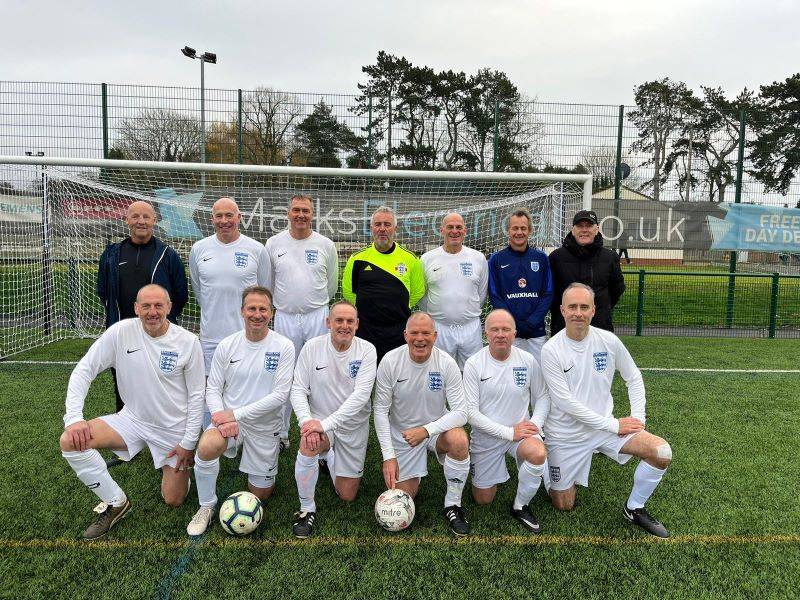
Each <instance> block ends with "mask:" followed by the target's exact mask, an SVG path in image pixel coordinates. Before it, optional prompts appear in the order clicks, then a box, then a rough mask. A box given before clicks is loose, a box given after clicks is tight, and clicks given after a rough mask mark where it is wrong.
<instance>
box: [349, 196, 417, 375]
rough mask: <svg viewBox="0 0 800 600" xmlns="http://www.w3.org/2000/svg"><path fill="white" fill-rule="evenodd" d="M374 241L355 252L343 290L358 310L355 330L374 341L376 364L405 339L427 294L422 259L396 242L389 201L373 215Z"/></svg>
mask: <svg viewBox="0 0 800 600" xmlns="http://www.w3.org/2000/svg"><path fill="white" fill-rule="evenodd" d="M370 228H371V230H372V244H370V245H369V246H368V247H367V248H364V249H363V250H361V251H360V252H356V253H355V254H353V255H352V256H351V257H350V258H349V259H348V261H347V265H345V268H344V275H343V277H342V293H343V295H344V297H345V299H346V300H347V301H348V302H351V303H352V304H354V305H355V306H356V308H357V309H358V317H359V326H358V331H357V332H356V335H358V336H359V337H361V338H364V339H365V340H367V341H368V342H371V343H372V344H373V345H374V346H375V350H376V351H377V358H378V363H380V360H381V358H383V355H384V354H386V353H387V352H388V351H389V350H392V349H394V348H397V347H398V346H402V345H403V344H404V338H403V329H404V327H405V323H406V319H408V317H409V315H410V314H411V308H413V307H414V306H415V305H416V304H417V302H419V300H420V298H422V296H423V295H424V294H425V275H424V272H423V268H422V263H421V262H420V261H419V259H418V258H417V257H416V256H415V255H414V254H413V253H412V252H410V251H409V250H406V249H405V248H403V247H402V246H401V245H400V244H398V243H396V242H395V235H396V233H397V218H396V217H395V214H394V211H393V210H392V209H391V208H389V207H388V206H381V207H379V208H378V209H377V210H376V211H375V212H374V213H373V214H372V217H371V218H370Z"/></svg>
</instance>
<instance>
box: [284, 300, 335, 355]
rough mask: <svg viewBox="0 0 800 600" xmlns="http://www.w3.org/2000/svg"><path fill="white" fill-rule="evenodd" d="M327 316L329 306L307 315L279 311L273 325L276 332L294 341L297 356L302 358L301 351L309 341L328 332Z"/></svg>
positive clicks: (321, 307)
mask: <svg viewBox="0 0 800 600" xmlns="http://www.w3.org/2000/svg"><path fill="white" fill-rule="evenodd" d="M327 316H328V307H327V306H320V307H319V308H316V309H314V310H312V311H310V312H307V313H287V312H284V311H282V310H279V311H276V312H275V322H274V323H273V325H274V328H275V331H277V332H278V333H280V334H281V335H284V336H286V337H287V338H289V339H290V340H291V341H292V343H293V344H294V351H295V356H300V350H302V349H303V345H304V344H305V343H306V342H307V341H308V340H310V339H311V338H315V337H317V336H318V335H322V334H324V333H327V332H328V328H327V327H326V326H325V318H326V317H327Z"/></svg>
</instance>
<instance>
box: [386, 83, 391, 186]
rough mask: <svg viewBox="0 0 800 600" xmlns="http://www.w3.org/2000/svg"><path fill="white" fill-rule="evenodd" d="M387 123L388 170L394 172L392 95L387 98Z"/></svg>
mask: <svg viewBox="0 0 800 600" xmlns="http://www.w3.org/2000/svg"><path fill="white" fill-rule="evenodd" d="M386 106H387V111H386V112H387V122H388V126H387V127H386V134H387V135H386V169H387V170H389V171H391V170H392V95H391V94H389V95H388V96H387V97H386Z"/></svg>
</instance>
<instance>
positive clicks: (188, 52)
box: [181, 46, 197, 58]
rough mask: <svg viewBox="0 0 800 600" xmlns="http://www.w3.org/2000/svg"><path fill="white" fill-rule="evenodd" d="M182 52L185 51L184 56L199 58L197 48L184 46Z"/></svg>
mask: <svg viewBox="0 0 800 600" xmlns="http://www.w3.org/2000/svg"><path fill="white" fill-rule="evenodd" d="M181 52H182V53H183V55H184V56H187V57H189V58H197V50H195V49H194V48H190V47H189V46H184V47H183V48H181Z"/></svg>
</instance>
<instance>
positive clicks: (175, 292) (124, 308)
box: [97, 201, 189, 412]
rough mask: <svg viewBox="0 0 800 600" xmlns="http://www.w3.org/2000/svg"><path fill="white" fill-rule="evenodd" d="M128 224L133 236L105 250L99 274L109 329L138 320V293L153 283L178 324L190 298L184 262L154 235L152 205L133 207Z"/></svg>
mask: <svg viewBox="0 0 800 600" xmlns="http://www.w3.org/2000/svg"><path fill="white" fill-rule="evenodd" d="M125 222H126V223H127V225H128V228H129V229H130V232H131V234H130V236H129V237H126V238H125V239H124V240H122V241H121V242H117V243H115V244H109V245H108V246H107V247H106V249H105V251H103V254H102V256H101V257H100V265H99V269H98V272H97V295H98V296H99V297H100V301H101V302H102V303H103V308H104V309H105V311H106V327H110V326H111V325H113V324H114V323H116V322H117V321H121V320H122V319H129V318H131V317H135V316H136V313H134V311H133V303H134V302H135V301H136V294H138V293H139V290H140V289H141V288H143V287H144V286H145V285H148V284H150V283H157V284H158V285H160V286H161V287H163V288H164V289H165V290H167V292H169V297H170V300H171V301H172V310H171V311H170V312H169V315H168V317H167V318H168V319H169V320H170V321H172V322H173V323H175V322H176V319H177V318H178V317H179V316H180V314H181V311H182V310H183V307H184V305H185V304H186V301H187V300H188V299H189V285H188V283H187V280H186V269H185V268H184V266H183V262H182V261H181V258H180V256H178V253H177V252H175V250H173V249H172V248H170V247H169V246H167V245H166V244H165V243H164V242H162V241H161V240H159V239H158V238H156V237H154V236H153V228H154V227H155V224H156V213H155V210H153V207H152V206H151V205H150V204H148V203H147V202H141V201H137V202H134V203H133V204H131V205H130V206H129V207H128V212H127V215H126V217H125ZM111 373H112V375H113V377H114V392H115V394H116V396H117V412H119V411H120V410H122V406H123V402H122V399H121V398H120V396H119V391H118V390H117V377H116V373H115V371H114V370H113V369H112V370H111Z"/></svg>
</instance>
